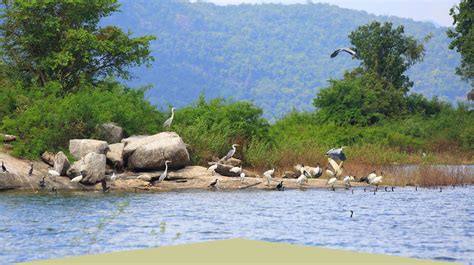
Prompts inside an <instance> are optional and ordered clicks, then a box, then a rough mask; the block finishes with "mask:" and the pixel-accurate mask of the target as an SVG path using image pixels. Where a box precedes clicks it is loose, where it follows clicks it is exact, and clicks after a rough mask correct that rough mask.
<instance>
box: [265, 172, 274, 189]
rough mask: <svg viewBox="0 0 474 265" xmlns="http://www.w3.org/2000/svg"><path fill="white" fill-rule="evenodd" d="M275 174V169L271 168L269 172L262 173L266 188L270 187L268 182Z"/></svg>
mask: <svg viewBox="0 0 474 265" xmlns="http://www.w3.org/2000/svg"><path fill="white" fill-rule="evenodd" d="M274 172H275V168H272V169H270V170H267V171H265V172H264V173H263V177H264V178H265V180H266V181H267V186H268V185H270V181H271V180H272V175H273V173H274Z"/></svg>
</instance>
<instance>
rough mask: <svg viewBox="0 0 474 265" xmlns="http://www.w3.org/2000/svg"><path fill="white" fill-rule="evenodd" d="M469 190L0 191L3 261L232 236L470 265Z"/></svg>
mask: <svg viewBox="0 0 474 265" xmlns="http://www.w3.org/2000/svg"><path fill="white" fill-rule="evenodd" d="M473 193H474V187H472V186H470V187H468V188H456V189H452V188H446V189H444V190H443V192H439V191H435V190H428V189H418V191H415V190H414V189H413V188H396V189H395V192H384V191H379V192H377V194H376V195H373V193H369V192H364V191H363V189H357V190H355V192H354V194H352V193H351V192H350V191H345V190H337V191H336V192H332V191H328V190H326V189H312V190H288V191H284V192H277V191H234V192H211V191H186V192H171V193H155V194H150V193H147V194H133V193H132V194H114V193H110V194H100V193H76V194H67V195H61V194H60V195H58V197H54V196H52V195H38V194H18V193H3V194H0V213H1V215H0V238H1V240H0V242H1V243H0V263H2V264H4V263H12V262H21V261H27V260H38V259H48V258H59V257H64V256H72V255H81V254H91V253H102V252H110V251H118V250H128V249H139V248H150V247H157V246H164V245H174V244H183V243H189V242H200V241H208V240H216V239H229V238H237V237H239V238H247V239H256V240H265V241H271V242H286V243H291V244H302V245H310V246H320V247H326V248H335V249H346V250H355V251H360V252H370V253H381V254H389V255H397V256H404V257H414V258H426V259H436V260H444V261H460V262H463V263H474V239H473V236H474V200H473V196H472V194H473ZM127 204H128V206H127ZM117 205H122V206H123V212H120V211H119V208H120V206H117ZM350 210H353V211H354V216H353V218H352V219H351V218H350V212H349V211H350Z"/></svg>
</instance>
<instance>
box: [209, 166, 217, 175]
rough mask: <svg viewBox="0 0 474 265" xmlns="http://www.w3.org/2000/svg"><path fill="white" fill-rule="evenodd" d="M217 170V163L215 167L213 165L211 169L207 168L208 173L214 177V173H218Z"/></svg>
mask: <svg viewBox="0 0 474 265" xmlns="http://www.w3.org/2000/svg"><path fill="white" fill-rule="evenodd" d="M216 168H217V163H216V164H214V165H212V166H210V167H208V168H207V171H209V172H211V173H212V175H213V176H214V173H216Z"/></svg>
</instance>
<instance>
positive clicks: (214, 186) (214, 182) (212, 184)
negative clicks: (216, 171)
mask: <svg viewBox="0 0 474 265" xmlns="http://www.w3.org/2000/svg"><path fill="white" fill-rule="evenodd" d="M217 181H218V179H216V180H214V181H213V182H211V184H209V186H208V187H211V188H217Z"/></svg>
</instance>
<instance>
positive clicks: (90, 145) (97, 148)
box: [69, 139, 109, 159]
mask: <svg viewBox="0 0 474 265" xmlns="http://www.w3.org/2000/svg"><path fill="white" fill-rule="evenodd" d="M108 150H109V145H108V144H107V142H105V141H99V140H92V139H73V140H70V141H69V152H70V153H71V154H72V155H73V156H74V158H76V159H80V158H82V157H84V156H85V155H87V154H88V153H92V152H95V153H98V154H104V155H105V154H106V153H107V151H108Z"/></svg>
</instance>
